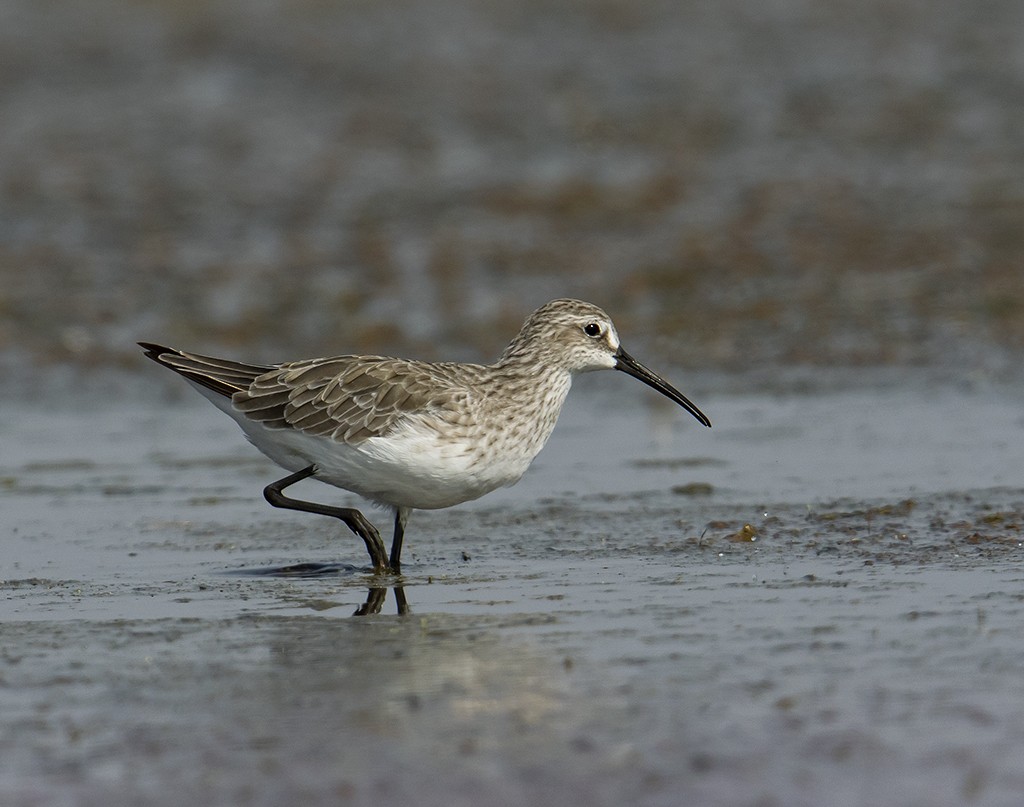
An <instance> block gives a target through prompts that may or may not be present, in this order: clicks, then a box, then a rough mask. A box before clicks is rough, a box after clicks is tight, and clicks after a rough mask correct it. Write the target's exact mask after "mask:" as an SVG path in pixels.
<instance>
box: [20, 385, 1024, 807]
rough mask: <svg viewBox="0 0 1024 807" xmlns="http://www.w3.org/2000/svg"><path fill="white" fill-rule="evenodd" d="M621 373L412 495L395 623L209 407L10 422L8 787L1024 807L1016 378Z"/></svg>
mask: <svg viewBox="0 0 1024 807" xmlns="http://www.w3.org/2000/svg"><path fill="white" fill-rule="evenodd" d="M602 381H603V382H604V383H603V384H602ZM612 381H613V379H609V378H608V377H607V376H604V375H601V376H600V377H594V378H587V379H584V380H583V381H582V383H581V384H579V385H578V386H579V389H577V390H575V391H574V395H573V396H571V402H570V406H569V408H568V409H567V411H566V413H565V415H564V416H563V420H562V422H561V423H560V424H559V427H558V429H557V430H556V432H555V435H554V437H553V438H552V441H551V443H550V444H549V446H548V448H547V449H546V450H545V452H544V453H542V455H541V457H540V458H539V460H538V461H537V463H536V464H535V467H534V468H532V469H531V471H530V472H529V474H528V475H527V477H526V478H525V479H524V480H523V481H522V482H521V483H520V484H519V485H518V486H516V487H514V488H511V489H508V490H504V491H501V492H499V493H496V494H494V495H493V496H490V497H486V498H484V499H483V500H481V501H479V502H475V503H471V504H467V505H464V506H462V507H458V508H454V509H451V510H447V511H439V512H434V513H422V512H419V513H416V514H414V518H413V520H412V522H411V524H410V532H409V535H408V539H407V553H408V554H407V564H408V565H407V568H406V574H405V575H404V576H403V578H402V580H401V583H402V592H401V593H402V594H404V597H405V599H406V600H407V602H408V605H409V610H410V613H409V614H407V615H405V616H398V615H397V613H396V612H397V610H398V608H397V599H396V592H395V591H393V590H390V589H385V590H384V591H383V592H381V591H377V590H376V587H377V586H379V585H380V583H381V580H380V579H379V578H374V577H373V576H372V575H370V574H369V573H368V568H367V565H366V561H365V558H364V556H363V555H362V554H361V553H362V548H361V546H360V544H359V542H358V541H357V540H355V539H354V538H353V537H352V536H350V535H348V534H345V533H344V531H343V530H342V529H340V528H339V527H338V526H336V525H335V524H333V523H332V522H330V521H329V520H327V519H321V518H317V517H315V516H307V515H305V514H297V513H284V512H279V511H274V510H272V509H271V508H269V507H268V506H267V505H265V503H264V502H263V501H262V498H261V496H260V489H261V487H262V485H264V484H265V483H266V482H267V481H269V480H271V479H273V478H275V477H274V474H275V473H277V471H276V469H275V468H273V466H271V465H270V464H269V463H267V462H266V461H264V460H263V459H261V458H260V457H259V455H258V454H256V453H255V451H254V450H253V449H251V448H250V447H248V446H247V445H246V444H245V442H244V440H243V439H241V437H240V434H239V433H238V432H237V429H236V427H235V426H234V425H233V424H232V423H231V422H230V421H229V420H227V419H226V418H224V417H223V416H222V415H220V414H219V413H217V412H216V411H215V410H213V409H212V408H211V407H208V406H205V407H204V406H203V402H201V401H196V402H175V403H171V402H148V401H143V400H141V399H140V400H139V401H137V402H126V403H121V404H119V405H117V406H115V407H113V408H104V409H100V408H96V409H92V410H90V409H86V410H79V411H76V412H74V413H72V412H70V411H69V412H64V413H62V414H58V415H56V416H55V415H54V414H53V413H52V412H42V411H39V410H30V409H27V408H18V407H12V408H11V409H8V410H5V411H6V414H7V417H5V418H4V423H3V425H2V427H0V439H2V441H3V445H4V455H3V459H2V464H0V505H2V507H3V512H4V524H5V525H6V526H7V530H6V532H7V536H6V540H5V551H4V562H3V578H4V579H3V583H2V587H0V591H2V598H0V621H2V625H3V635H4V641H3V661H2V673H0V681H2V686H0V714H2V715H3V716H2V717H0V721H2V724H3V727H4V730H3V731H2V732H0V797H2V799H0V800H2V801H3V803H4V804H14V805H20V804H37V803H45V804H131V803H139V802H145V803H150V804H159V803H168V804H170V803H181V802H182V801H186V800H193V801H195V802H196V803H202V804H228V803H232V804H238V803H242V804H267V805H269V804H280V803H284V802H291V803H305V804H317V803H324V804H326V803H351V804H370V803H382V802H383V803H392V802H399V801H415V802H416V803H418V804H428V805H429V804H467V805H468V804H481V803H487V804H518V803H534V804H548V803H551V804H553V803H556V802H557V803H564V802H565V801H566V800H572V801H573V802H580V801H581V800H584V799H585V800H588V801H589V802H591V803H594V804H609V805H610V804H621V803H640V804H680V803H689V804H697V803H699V804H723V805H725V804H780V805H782V804H785V805H800V804H807V805H817V804H823V803H828V804H832V805H847V804H848V805H854V804H857V805H863V804H908V805H910V804H921V805H943V804H949V805H953V804H964V803H970V804H1013V803H1016V802H1017V801H1018V800H1019V794H1020V793H1021V792H1022V791H1024V772H1022V770H1021V768H1020V765H1019V756H1018V754H1017V753H1016V751H1015V749H1017V748H1019V746H1020V742H1021V741H1022V739H1024V705H1022V704H1024V697H1022V696H1024V683H1022V679H1021V677H1020V673H1019V671H1020V669H1021V668H1022V666H1024V618H1022V617H1024V572H1022V571H1021V558H1022V555H1024V549H1022V545H1021V541H1022V538H1021V529H1022V525H1024V488H1022V487H1021V485H1020V481H1019V473H1018V470H1017V466H1016V465H1015V463H1014V459H1015V457H1019V456H1020V455H1021V448H1022V445H1024V424H1022V419H1021V417H1020V415H1019V410H1018V406H1017V401H1018V400H1019V393H1020V390H1017V389H1013V388H1006V389H985V390H966V389H952V388H948V387H938V388H936V387H933V386H929V385H927V384H916V385H915V384H909V385H908V386H906V387H903V388H893V389H890V390H875V391H872V392H871V393H870V394H869V393H868V392H850V391H841V390H840V391H835V392H822V393H818V394H809V395H786V396H774V397H773V396H766V395H757V394H751V395H745V396H719V397H715V396H706V395H705V396H702V397H701V398H700V400H699V403H700V405H701V406H702V408H704V409H705V410H706V411H707V412H708V413H709V414H710V415H711V417H712V419H713V420H714V421H715V427H714V428H713V429H712V430H710V431H708V430H705V429H703V428H701V427H699V426H698V425H697V424H696V423H694V422H692V421H691V420H690V419H688V418H687V417H686V416H685V415H684V414H682V413H679V412H675V411H672V410H670V409H664V408H662V407H660V406H654V407H653V408H648V404H650V403H651V401H652V399H651V396H650V395H649V394H647V391H646V390H643V389H637V390H634V389H630V388H629V385H628V384H627V385H624V386H622V387H617V386H616V385H615V384H614V383H611V382H612ZM609 385H610V386H609ZM303 486H304V488H303V490H302V492H301V493H300V494H298V495H307V496H310V497H316V496H317V495H319V496H320V497H324V496H328V497H331V496H334V497H335V500H337V499H338V497H337V496H335V494H334V492H332V491H330V490H329V489H328V488H323V487H322V486H319V485H317V484H314V483H303ZM343 496H344V494H342V497H343ZM372 517H373V518H375V520H377V521H378V523H381V524H383V523H384V522H386V518H385V517H384V516H383V514H381V513H374V514H373V515H372ZM297 563H314V564H326V565H332V564H333V566H334V573H326V572H325V573H323V574H320V575H314V576H309V577H297V576H280V575H279V576H274V575H266V574H252V573H251V572H254V571H255V572H260V571H262V572H266V571H267V570H274V569H280V568H281V567H284V566H288V565H289V564H297ZM381 594H383V597H384V599H383V602H380V601H379V599H380V595H381ZM368 600H369V601H371V603H372V605H371V609H372V608H374V607H378V606H379V608H380V613H378V614H373V615H369V616H363V617H353V616H352V614H353V613H354V612H355V611H356V610H357V609H359V608H360V607H361V606H363V605H364V603H366V602H367V601H368ZM441 771H443V776H439V775H438V774H439V772H441Z"/></svg>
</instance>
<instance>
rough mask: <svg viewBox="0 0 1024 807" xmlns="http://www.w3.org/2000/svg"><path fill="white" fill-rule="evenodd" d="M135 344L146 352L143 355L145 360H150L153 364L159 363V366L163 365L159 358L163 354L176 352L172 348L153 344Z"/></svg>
mask: <svg viewBox="0 0 1024 807" xmlns="http://www.w3.org/2000/svg"><path fill="white" fill-rule="evenodd" d="M136 344H137V345H138V346H139V347H141V348H142V349H143V350H144V351H145V352H146V353H145V355H146V357H147V358H150V359H152V360H153V361H155V362H160V364H163V362H162V361H161V360H160V357H161V356H163V355H164V354H165V353H176V352H177V351H175V350H174V349H173V348H169V347H164V346H163V345H158V344H156V343H155V342H136Z"/></svg>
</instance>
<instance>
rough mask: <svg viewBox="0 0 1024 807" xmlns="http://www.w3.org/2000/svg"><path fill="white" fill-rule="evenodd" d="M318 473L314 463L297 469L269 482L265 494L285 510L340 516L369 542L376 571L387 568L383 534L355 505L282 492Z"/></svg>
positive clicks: (383, 570) (367, 546)
mask: <svg viewBox="0 0 1024 807" xmlns="http://www.w3.org/2000/svg"><path fill="white" fill-rule="evenodd" d="M315 473H316V466H315V465H310V466H309V467H308V468H303V469H302V470H301V471H296V472H295V473H293V474H291V476H286V477H285V478H284V479H279V480H277V481H276V482H274V483H272V484H270V485H267V486H266V487H265V488H264V489H263V496H264V497H265V498H266V500H267V501H268V502H270V503H271V504H272V505H274V507H283V508H284V509H286V510H302V511H303V512H306V513H318V514H319V515H322V516H331V517H332V518H337V519H341V520H342V521H343V522H345V525H346V526H347V527H348V528H349V529H350V530H352V532H354V533H355V534H356V535H358V536H359V537H360V538H362V539H363V543H365V544H366V551H367V552H369V553H370V562H371V563H373V569H374V571H375V572H378V573H381V572H386V571H388V556H387V554H386V553H385V550H384V542H383V541H382V540H381V539H380V534H379V533H378V532H377V530H376V528H375V527H374V526H373V525H372V524H371V523H370V522H369V521H367V520H366V517H365V516H364V515H363V514H362V513H360V512H359V511H358V510H356V509H355V508H353V507H332V506H330V505H327V504H317V503H316V502H304V501H302V500H300V499H292V498H290V497H288V496H285V495H284V494H283V493H282V492H281V491H283V490H284V489H285V488H286V487H288V486H289V485H294V484H295V483H296V482H299V481H301V480H303V479H306V478H308V477H310V476H313V474H315Z"/></svg>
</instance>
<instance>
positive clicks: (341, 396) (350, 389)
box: [232, 356, 455, 443]
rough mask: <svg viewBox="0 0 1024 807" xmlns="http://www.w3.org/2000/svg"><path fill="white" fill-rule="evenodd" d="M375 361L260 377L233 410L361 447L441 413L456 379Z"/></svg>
mask: <svg viewBox="0 0 1024 807" xmlns="http://www.w3.org/2000/svg"><path fill="white" fill-rule="evenodd" d="M430 371H431V373H432V377H431V381H432V382H433V383H426V379H425V378H424V374H425V373H427V368H426V367H425V365H422V364H420V363H418V362H413V361H407V360H404V359H388V358H382V357H374V356H339V357H337V358H332V359H313V360H310V361H302V362H290V363H288V364H283V365H281V366H280V367H278V368H275V369H274V370H272V371H270V372H268V373H265V374H264V375H261V376H260V377H259V378H256V379H255V380H254V381H253V383H252V384H251V385H250V386H249V388H248V389H245V390H241V391H239V392H236V393H235V394H234V395H233V396H232V402H233V403H234V405H235V407H236V408H238V409H239V410H240V411H242V412H244V413H245V414H246V416H248V417H250V418H252V419H253V420H256V421H259V422H260V423H263V424H264V425H266V426H268V427H269V428H289V427H290V428H294V429H298V430H300V431H303V432H306V433H308V434H315V435H323V436H330V437H333V438H334V439H335V440H339V441H342V442H346V443H360V442H362V441H363V440H366V439H368V438H370V437H379V436H381V435H384V434H387V433H388V431H390V430H391V429H393V428H394V427H395V425H396V424H397V423H398V422H400V421H401V419H402V418H404V417H406V416H408V415H410V414H412V413H415V412H420V411H424V410H427V409H432V408H443V407H444V406H445V405H446V404H447V403H449V402H450V401H451V398H452V394H453V393H454V387H455V385H454V384H451V383H446V381H447V382H451V381H452V379H446V377H445V376H446V374H445V373H443V372H442V373H441V375H438V371H437V365H431V368H430Z"/></svg>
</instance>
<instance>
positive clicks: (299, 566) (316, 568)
mask: <svg viewBox="0 0 1024 807" xmlns="http://www.w3.org/2000/svg"><path fill="white" fill-rule="evenodd" d="M358 571H361V570H360V569H358V568H356V567H354V566H350V565H349V564H346V563H293V564H291V565H289V566H271V567H268V568H262V569H238V570H237V572H236V573H237V574H246V575H254V576H259V577H301V578H304V579H306V578H315V577H333V576H335V575H339V574H347V573H352V572H358ZM391 589H392V590H393V591H394V592H395V604H396V606H397V613H398V614H399V615H403V614H407V613H409V603H408V601H407V600H406V598H405V589H404V588H403V587H402V586H391ZM387 597H388V586H371V587H370V588H369V589H368V590H367V592H366V602H364V603H363V604H362V605H360V606H359V607H358V608H356V610H355V611H354V612H353V613H352V616H368V615H369V614H379V613H380V612H381V609H382V608H383V607H384V603H385V602H386V601H387Z"/></svg>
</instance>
